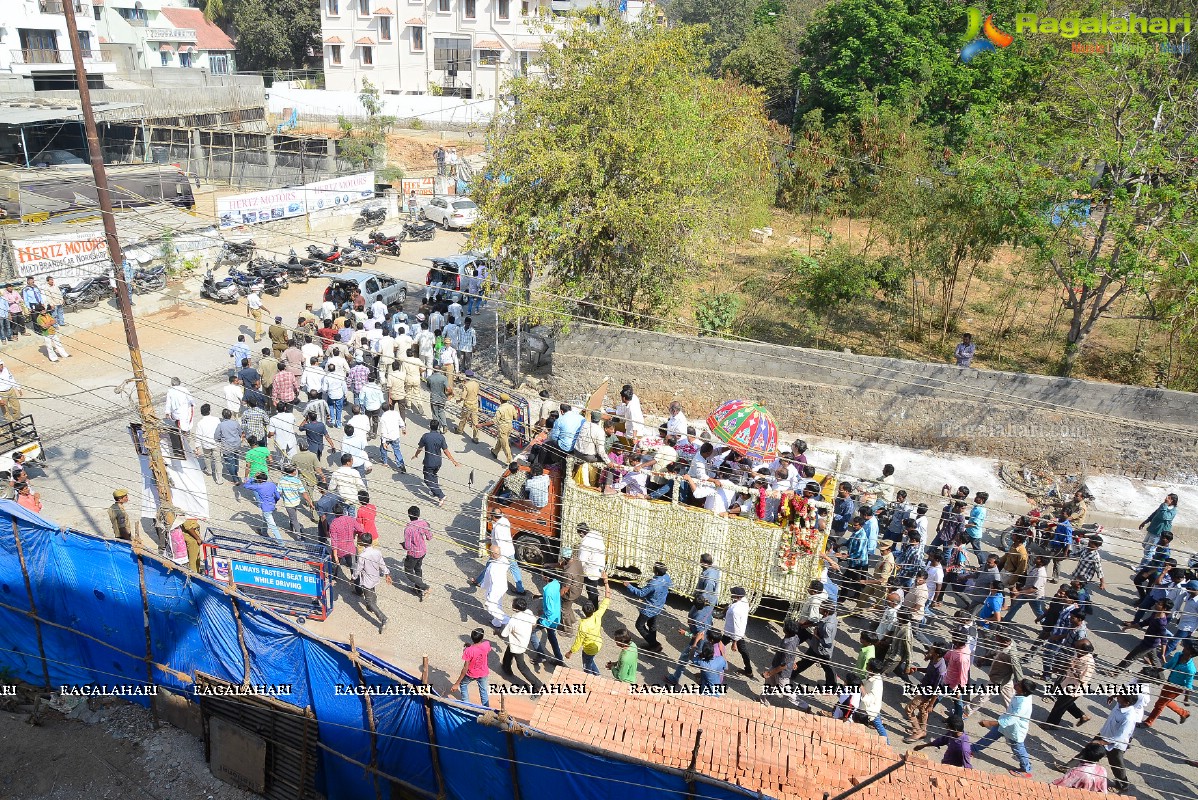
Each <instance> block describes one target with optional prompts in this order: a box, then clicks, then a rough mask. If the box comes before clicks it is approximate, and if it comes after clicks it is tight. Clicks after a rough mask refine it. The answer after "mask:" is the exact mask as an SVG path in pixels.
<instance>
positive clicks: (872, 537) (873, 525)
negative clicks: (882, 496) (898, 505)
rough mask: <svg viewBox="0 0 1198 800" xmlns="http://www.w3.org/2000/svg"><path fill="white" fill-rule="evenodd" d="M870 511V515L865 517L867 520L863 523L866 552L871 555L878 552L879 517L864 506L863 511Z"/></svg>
mask: <svg viewBox="0 0 1198 800" xmlns="http://www.w3.org/2000/svg"><path fill="white" fill-rule="evenodd" d="M866 511H868V512H869V516H868V517H865V518H864V519H865V522H864V523H863V524H862V525H861V527H862V528H864V529H865V547H866V552H867V553H869V554H870V555H876V554H877V552H878V518H877V517H875V516H874V515H873V512H872V510H869V509H867V508H863V509H862V512H863V513H864V512H866Z"/></svg>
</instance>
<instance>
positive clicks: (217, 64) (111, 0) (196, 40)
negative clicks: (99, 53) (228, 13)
mask: <svg viewBox="0 0 1198 800" xmlns="http://www.w3.org/2000/svg"><path fill="white" fill-rule="evenodd" d="M92 2H95V3H97V5H96V6H95V20H96V26H97V30H98V32H99V35H100V41H101V42H102V43H103V45H104V51H105V52H106V53H110V54H112V56H113V58H114V60H115V61H116V62H118V63H119V64H120V65H121V67H122V68H123V69H125V70H127V71H136V70H148V69H158V68H162V67H168V68H177V69H205V70H208V71H209V72H211V73H213V74H216V75H225V74H229V73H232V72H236V69H237V67H236V63H235V57H234V56H235V53H234V50H235V45H234V44H233V41H232V40H231V39H230V38H229V37H228V35H226V34H225V32H224V31H222V30H221V29H220V28H219V27H218V26H216V25H214V24H213V23H211V22H209V21H208V20H206V19H204V12H202V11H200V9H198V8H192V7H191V6H190V5H189V4H188V2H187V1H186V0H92Z"/></svg>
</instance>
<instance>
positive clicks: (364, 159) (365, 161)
mask: <svg viewBox="0 0 1198 800" xmlns="http://www.w3.org/2000/svg"><path fill="white" fill-rule="evenodd" d="M358 102H360V103H361V104H362V107H363V108H365V109H366V120H365V121H364V122H355V121H353V120H351V119H349V118H348V117H344V116H342V117H338V118H337V122H338V124H339V126H340V128H341V138H340V139H338V140H337V154H338V155H339V156H341V157H342V158H344V159H345V160H346V161H348V162H349V163H350V164H353V165H354V166H355V167H359V168H361V169H373V170H384V172H383V173H381V174H379V175H378V176H376V177H378V178H379V179H380V180H383V181H389V180H393V179H394V177H395V174H394V173H393V172H391V171H386V163H387V132H388V131H390V130H391V128H392V127H393V126H394V125H395V117H393V116H389V115H387V114H384V113H382V112H383V101H382V99H381V97H380V96H379V89H378V87H377V86H375V85H374V84H373V83H371V82H370V79H369V78H363V79H362V90H361V91H360V92H359V93H358Z"/></svg>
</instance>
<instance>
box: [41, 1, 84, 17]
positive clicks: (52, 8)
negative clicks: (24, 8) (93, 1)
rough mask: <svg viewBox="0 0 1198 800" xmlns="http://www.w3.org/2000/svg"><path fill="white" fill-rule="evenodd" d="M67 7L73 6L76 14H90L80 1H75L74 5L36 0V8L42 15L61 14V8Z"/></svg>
mask: <svg viewBox="0 0 1198 800" xmlns="http://www.w3.org/2000/svg"><path fill="white" fill-rule="evenodd" d="M68 5H74V7H75V13H76V14H86V13H91V10H90V9H89V8H88V6H87V5H86V4H84V3H82V2H80V0H75V2H74V3H70V2H69V0H68V1H67V2H64V0H38V3H37V8H38V11H40V12H41V13H43V14H61V13H62V10H63V8H65V7H66V6H68Z"/></svg>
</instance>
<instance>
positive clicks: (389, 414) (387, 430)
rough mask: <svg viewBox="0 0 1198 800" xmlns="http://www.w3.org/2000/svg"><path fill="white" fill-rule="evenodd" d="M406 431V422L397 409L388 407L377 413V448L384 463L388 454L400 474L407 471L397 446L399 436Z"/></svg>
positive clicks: (398, 444)
mask: <svg viewBox="0 0 1198 800" xmlns="http://www.w3.org/2000/svg"><path fill="white" fill-rule="evenodd" d="M407 432H408V423H407V421H406V420H405V419H404V418H403V414H402V413H400V411H399V409H397V408H389V409H387V410H386V411H384V412H383V413H382V414H380V415H379V450H380V451H381V452H382V454H383V463H384V464H386V463H387V457H388V456H390V457H391V458H392V460H394V461H395V469H396V470H398V471H399V472H400V473H401V474H403V473H407V471H408V468H407V465H406V464H404V460H403V453H402V452H400V448H399V446H400V438H401V437H402V436H403V435H404V434H405V433H407Z"/></svg>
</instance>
